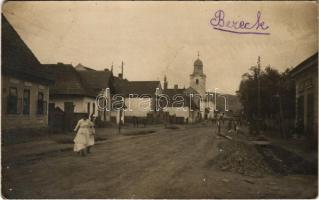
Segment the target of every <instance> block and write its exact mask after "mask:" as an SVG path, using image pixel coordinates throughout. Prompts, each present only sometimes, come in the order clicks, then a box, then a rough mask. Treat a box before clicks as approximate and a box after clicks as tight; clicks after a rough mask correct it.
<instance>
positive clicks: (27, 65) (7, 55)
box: [1, 15, 53, 84]
mask: <svg viewBox="0 0 319 200" xmlns="http://www.w3.org/2000/svg"><path fill="white" fill-rule="evenodd" d="M1 31H2V32H1V33H2V38H1V48H2V49H1V68H2V73H3V74H8V75H10V76H14V77H16V78H20V79H26V80H29V81H35V82H39V83H42V84H50V83H53V79H52V77H50V75H49V74H48V73H47V72H46V71H45V70H44V68H43V67H42V66H41V64H40V62H39V61H38V59H37V58H36V57H35V56H34V54H33V53H32V51H31V50H30V49H29V47H28V46H27V45H26V44H25V43H24V42H23V40H22V39H21V38H20V36H19V35H18V33H17V32H16V31H15V30H14V28H13V27H12V26H11V24H10V23H9V22H8V20H7V19H6V18H5V16H4V15H2V29H1Z"/></svg>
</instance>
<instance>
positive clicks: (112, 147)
mask: <svg viewBox="0 0 319 200" xmlns="http://www.w3.org/2000/svg"><path fill="white" fill-rule="evenodd" d="M222 140H225V139H216V133H215V132H214V131H212V129H211V128H209V127H205V128H189V129H180V130H165V129H162V130H160V131H157V132H155V133H152V134H147V135H137V136H119V137H114V138H112V139H109V140H106V141H103V143H100V144H98V145H96V146H95V147H94V149H93V152H92V154H90V155H88V156H87V157H79V156H76V155H74V154H73V152H70V151H66V152H61V153H58V154H57V155H51V156H45V155H43V156H41V157H38V158H34V159H33V160H30V161H28V162H26V163H24V164H20V165H12V166H8V165H3V167H2V170H3V171H2V173H3V179H2V187H3V188H2V190H3V194H4V195H5V196H6V197H8V198H310V197H315V195H316V193H317V176H305V175H289V176H272V175H265V176H263V177H259V178H256V177H250V176H243V175H240V174H237V173H231V172H224V171H220V170H216V169H214V168H213V167H211V166H209V165H208V164H207V163H208V162H209V161H210V160H212V159H213V158H214V157H215V156H216V155H217V154H218V153H219V151H218V149H217V144H218V143H219V142H220V141H222Z"/></svg>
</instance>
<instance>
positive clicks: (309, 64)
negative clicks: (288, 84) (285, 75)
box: [290, 52, 318, 77]
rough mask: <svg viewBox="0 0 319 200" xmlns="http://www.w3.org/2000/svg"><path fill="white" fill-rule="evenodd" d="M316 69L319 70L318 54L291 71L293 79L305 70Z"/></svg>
mask: <svg viewBox="0 0 319 200" xmlns="http://www.w3.org/2000/svg"><path fill="white" fill-rule="evenodd" d="M311 67H314V69H316V70H318V52H317V53H315V54H313V55H312V56H310V57H309V58H307V59H306V60H304V61H303V62H301V63H300V64H299V65H297V66H296V67H295V68H293V69H292V70H291V71H290V74H291V76H292V77H294V76H296V75H298V74H299V73H301V72H303V71H304V70H306V69H308V68H311Z"/></svg>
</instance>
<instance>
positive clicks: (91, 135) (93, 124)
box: [87, 114, 96, 153]
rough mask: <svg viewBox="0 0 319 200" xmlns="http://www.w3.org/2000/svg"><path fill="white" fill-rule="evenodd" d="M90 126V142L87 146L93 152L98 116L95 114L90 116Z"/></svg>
mask: <svg viewBox="0 0 319 200" xmlns="http://www.w3.org/2000/svg"><path fill="white" fill-rule="evenodd" d="M90 119H91V120H90V127H89V142H88V147H87V152H88V153H91V147H92V146H93V145H94V143H95V141H94V140H95V139H94V137H95V119H96V116H94V115H93V114H92V115H91V117H90Z"/></svg>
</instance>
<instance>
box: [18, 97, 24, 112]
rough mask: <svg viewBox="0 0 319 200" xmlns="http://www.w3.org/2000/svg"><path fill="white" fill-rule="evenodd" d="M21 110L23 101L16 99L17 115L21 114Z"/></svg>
mask: <svg viewBox="0 0 319 200" xmlns="http://www.w3.org/2000/svg"><path fill="white" fill-rule="evenodd" d="M22 110H23V101H22V98H18V102H17V114H21V113H22Z"/></svg>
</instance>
